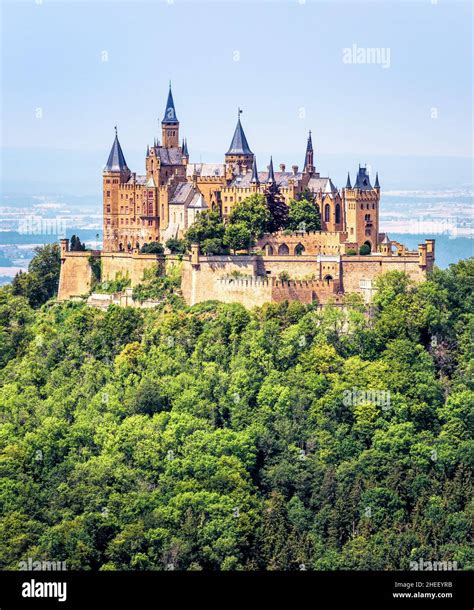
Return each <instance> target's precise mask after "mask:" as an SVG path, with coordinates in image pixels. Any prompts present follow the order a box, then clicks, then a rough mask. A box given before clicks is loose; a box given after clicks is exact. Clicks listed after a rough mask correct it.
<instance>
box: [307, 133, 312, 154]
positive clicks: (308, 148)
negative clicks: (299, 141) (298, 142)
mask: <svg viewBox="0 0 474 610" xmlns="http://www.w3.org/2000/svg"><path fill="white" fill-rule="evenodd" d="M312 151H313V140H312V139H311V130H310V131H309V136H308V143H307V144H306V152H312Z"/></svg>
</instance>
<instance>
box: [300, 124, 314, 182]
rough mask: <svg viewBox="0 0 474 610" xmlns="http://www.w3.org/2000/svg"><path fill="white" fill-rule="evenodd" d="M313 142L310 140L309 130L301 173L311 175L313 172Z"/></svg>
mask: <svg viewBox="0 0 474 610" xmlns="http://www.w3.org/2000/svg"><path fill="white" fill-rule="evenodd" d="M313 154H314V152H313V140H312V139H311V130H310V131H309V136H308V142H307V144H306V155H305V158H304V168H303V172H304V173H305V174H312V173H314V171H315V169H316V168H315V167H314V160H313Z"/></svg>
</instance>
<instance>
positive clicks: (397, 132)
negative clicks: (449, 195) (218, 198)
mask: <svg viewBox="0 0 474 610" xmlns="http://www.w3.org/2000/svg"><path fill="white" fill-rule="evenodd" d="M2 12H3V19H2V69H3V86H2V106H3V107H2V119H3V136H2V146H3V147H9V148H11V147H14V148H23V147H28V148H43V147H44V148H50V149H74V150H79V151H86V150H94V151H103V158H104V163H105V160H106V157H107V154H108V152H109V149H110V146H111V143H112V139H113V126H114V125H115V124H118V129H119V137H120V140H121V143H122V146H123V149H124V152H125V156H126V158H127V151H128V152H129V155H128V156H129V157H130V156H132V155H133V154H134V153H133V151H140V154H141V152H144V150H145V148H146V144H147V142H148V143H150V142H152V141H153V137H154V136H160V131H161V129H160V127H159V123H158V121H159V120H160V121H161V118H162V116H163V111H164V106H165V101H166V96H167V89H168V81H169V79H171V80H172V83H173V93H174V99H175V104H176V111H177V115H178V118H179V120H180V123H181V134H182V135H185V136H187V138H188V142H189V149H190V153H191V160H192V161H199V160H200V159H201V158H202V160H203V161H216V160H220V159H221V157H222V155H223V153H224V152H225V151H226V149H227V147H228V145H229V143H230V140H231V137H232V133H233V130H234V126H235V122H236V116H237V107H238V106H240V107H242V108H243V110H244V113H243V115H242V122H243V125H244V129H245V132H246V135H247V139H248V141H249V144H250V147H251V149H252V150H253V151H254V152H255V153H256V154H257V156H258V158H259V159H260V158H262V163H263V162H265V159H266V157H267V155H268V154H269V153H271V152H273V153H274V154H275V155H276V159H275V161H276V162H277V163H279V162H282V161H285V162H286V163H287V164H288V165H291V164H292V163H300V164H301V162H302V161H303V154H304V147H305V141H306V136H307V131H308V129H312V131H313V142H314V145H315V149H316V159H317V156H318V153H320V154H333V153H341V154H349V155H354V159H356V160H357V161H362V162H364V161H365V160H367V159H366V157H369V159H370V155H372V154H377V155H383V154H394V155H435V156H458V155H462V156H469V155H471V154H472V143H471V138H472V4H471V2H456V1H452V0H450V1H448V0H444V1H443V0H438V1H437V2H436V0H423V1H419V2H417V1H414V2H406V1H405V2H402V1H400V2H357V1H352V2H338V1H333V2H311V1H310V0H306V2H304V1H303V0H291V1H282V2H268V1H263V0H262V1H259V0H256V1H252V2H245V1H240V2H222V1H220V2H216V1H214V2H211V1H207V2H204V1H201V0H194V1H187V2H185V1H183V0H174V2H172V1H171V0H170V1H169V2H166V1H164V2H122V1H116V2H97V1H91V2H66V1H61V2H50V1H48V0H42V1H41V0H36V2H35V0H31V1H25V2H21V1H20V2H19V1H16V2H8V1H7V2H3V9H2ZM367 48H374V49H377V50H378V51H377V53H378V61H379V63H354V61H352V63H348V62H350V61H351V60H354V59H355V60H356V61H357V62H360V61H361V59H363V53H364V52H365V49H367ZM344 49H351V51H350V52H349V51H347V50H346V51H345V50H344ZM354 49H356V50H357V49H358V51H357V53H358V55H357V54H356V55H353V51H354ZM351 54H352V55H351ZM376 59H377V58H376ZM38 117H39V118H38ZM283 154H284V158H281V156H282V155H283ZM32 163H34V159H33V160H32V159H31V158H28V159H25V167H24V169H26V170H27V169H28V167H29V165H30V164H32ZM129 165H131V164H130V163H129ZM132 169H136V170H137V171H138V172H141V171H142V169H143V168H142V167H139V168H132Z"/></svg>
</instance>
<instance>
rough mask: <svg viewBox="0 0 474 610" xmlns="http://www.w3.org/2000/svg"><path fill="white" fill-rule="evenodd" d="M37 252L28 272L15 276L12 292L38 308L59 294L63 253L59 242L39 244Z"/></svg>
mask: <svg viewBox="0 0 474 610" xmlns="http://www.w3.org/2000/svg"><path fill="white" fill-rule="evenodd" d="M35 252H36V255H35V256H34V257H33V258H32V260H31V261H30V264H29V265H28V273H22V272H20V273H18V274H17V275H16V276H15V278H14V280H13V282H12V293H13V294H14V295H17V296H24V297H26V298H27V299H28V302H29V304H30V305H31V307H34V308H37V307H40V306H41V305H42V304H43V303H46V301H48V300H49V299H50V298H51V297H53V296H56V294H57V291H58V284H59V274H60V270H61V254H60V251H59V246H58V244H46V245H45V246H38V247H37V248H35Z"/></svg>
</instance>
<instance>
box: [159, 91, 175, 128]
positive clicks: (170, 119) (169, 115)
mask: <svg viewBox="0 0 474 610" xmlns="http://www.w3.org/2000/svg"><path fill="white" fill-rule="evenodd" d="M161 123H162V125H176V124H177V123H179V121H178V117H177V116H176V110H175V108H174V101H173V94H172V93H171V85H170V90H169V91H168V99H167V101H166V108H165V116H164V117H163V120H162V121H161Z"/></svg>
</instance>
